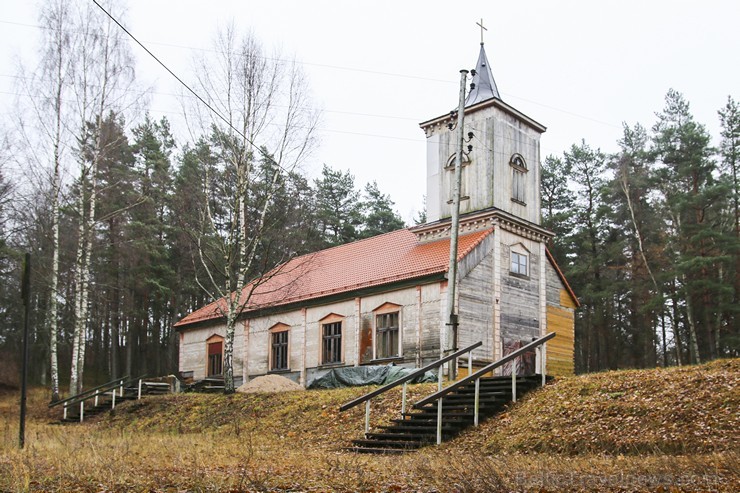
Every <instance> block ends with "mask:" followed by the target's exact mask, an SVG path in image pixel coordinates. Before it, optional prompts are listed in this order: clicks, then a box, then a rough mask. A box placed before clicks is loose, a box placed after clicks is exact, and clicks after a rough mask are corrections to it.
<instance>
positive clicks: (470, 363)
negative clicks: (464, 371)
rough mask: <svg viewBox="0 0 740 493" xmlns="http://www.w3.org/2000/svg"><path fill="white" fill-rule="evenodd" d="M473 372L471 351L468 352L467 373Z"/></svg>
mask: <svg viewBox="0 0 740 493" xmlns="http://www.w3.org/2000/svg"><path fill="white" fill-rule="evenodd" d="M472 374H473V351H470V352H469V353H468V375H472Z"/></svg>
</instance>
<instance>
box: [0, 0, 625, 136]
mask: <svg viewBox="0 0 740 493" xmlns="http://www.w3.org/2000/svg"><path fill="white" fill-rule="evenodd" d="M93 2H94V3H95V4H96V5H98V7H100V4H98V2H97V1H96V0H93ZM100 8H101V9H103V8H102V7H100ZM104 11H105V10H104ZM106 14H108V13H107V12H106ZM108 15H109V16H110V14H108ZM114 21H115V20H114ZM115 22H116V23H117V24H119V23H118V22H117V21H115ZM0 24H10V25H17V26H23V27H30V28H36V29H49V28H47V27H45V26H40V25H37V24H27V23H21V22H13V21H6V20H0ZM119 26H120V24H119ZM121 28H122V29H123V30H124V32H126V33H127V34H128V35H129V36H131V34H130V33H129V32H128V31H126V29H125V28H123V26H121ZM66 32H74V31H72V30H67V31H66ZM132 39H134V40H135V41H136V42H137V43H138V44H139V45H140V46H142V48H144V49H145V50H146V51H147V52H149V50H147V49H146V48H145V47H144V45H143V44H142V43H141V42H139V41H138V40H137V39H136V38H133V36H132ZM147 43H148V44H151V45H158V46H167V47H171V48H179V49H183V50H189V51H202V52H212V53H222V52H220V51H218V50H214V49H211V48H199V47H193V46H184V45H179V44H173V43H162V42H155V41H147ZM154 58H155V60H157V61H158V62H159V63H160V64H161V62H160V61H159V60H158V59H156V57H154ZM260 58H262V59H265V60H273V61H287V60H284V59H281V58H277V57H265V56H261V57H260ZM296 63H298V64H300V65H306V66H314V67H323V68H331V69H335V70H344V71H348V72H359V73H366V74H375V75H382V76H387V77H400V78H404V79H415V80H425V81H430V82H439V83H444V84H457V82H456V81H454V80H446V79H437V78H433V77H424V76H418V75H411V74H401V73H397V72H387V71H380V70H370V69H363V68H357V67H347V66H343V65H333V64H322V63H312V62H304V61H300V62H296ZM168 71H169V69H168ZM504 94H505V95H506V96H507V97H511V98H514V99H518V100H521V101H526V102H528V103H530V104H534V105H537V106H541V107H543V108H548V109H550V110H553V111H557V112H559V113H563V114H567V115H571V116H574V117H576V118H582V119H584V120H588V121H591V122H594V123H598V124H601V125H606V126H609V127H613V128H621V127H620V126H619V125H617V124H614V123H610V122H606V121H603V120H599V119H598V118H594V117H591V116H586V115H582V114H580V113H576V112H573V111H569V110H565V109H563V108H558V107H556V106H552V105H549V104H545V103H540V102H538V101H534V100H531V99H528V98H524V97H521V96H517V95H515V94H511V93H504ZM334 112H336V113H341V112H339V111H334ZM350 114H357V115H363V114H362V113H350ZM368 116H370V115H368ZM372 116H376V115H372ZM377 116H378V117H383V118H399V119H400V118H403V119H409V120H412V119H413V118H409V117H400V116H390V115H377Z"/></svg>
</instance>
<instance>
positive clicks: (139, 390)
mask: <svg viewBox="0 0 740 493" xmlns="http://www.w3.org/2000/svg"><path fill="white" fill-rule="evenodd" d="M138 398H139V399H141V378H140V379H139V397H138Z"/></svg>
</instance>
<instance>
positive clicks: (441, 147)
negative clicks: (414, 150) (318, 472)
mask: <svg viewBox="0 0 740 493" xmlns="http://www.w3.org/2000/svg"><path fill="white" fill-rule="evenodd" d="M473 84H474V86H473V88H472V89H471V91H470V93H469V94H468V95H467V99H466V101H465V111H464V113H465V125H464V127H465V128H464V130H465V135H466V140H467V139H468V137H467V136H469V135H470V133H472V137H470V138H471V139H472V140H471V142H470V144H471V145H472V148H471V149H470V150H469V151H468V152H466V153H465V154H464V156H463V159H462V182H461V188H460V228H459V234H460V236H459V242H458V247H457V256H456V258H457V289H456V293H455V301H454V302H455V304H456V313H457V314H458V329H457V333H458V341H457V347H459V348H463V347H466V346H469V345H471V344H473V343H476V342H478V341H481V342H482V343H483V344H482V345H481V346H480V347H479V348H477V349H476V350H474V352H473V364H474V366H478V367H482V366H484V365H485V364H487V363H490V362H492V361H495V360H497V359H499V358H501V357H502V356H504V355H506V354H508V353H509V352H511V351H513V350H515V349H517V348H519V347H521V346H522V345H523V344H526V343H528V342H530V341H531V340H532V339H533V338H536V337H539V336H542V335H545V334H546V333H549V332H555V333H556V334H557V336H556V337H555V338H554V339H552V340H551V341H549V342H548V343H547V347H546V362H547V373H548V374H550V375H566V374H572V373H573V371H574V312H575V309H576V308H577V307H578V300H577V298H576V296H575V294H574V293H573V291H572V290H571V289H570V287H569V286H568V282H567V281H566V279H565V277H564V276H563V273H562V272H561V271H560V269H559V268H558V266H557V265H556V263H555V260H554V259H553V257H552V256H551V255H550V253H549V251H548V250H547V242H548V240H549V239H550V238H552V236H553V233H551V232H550V231H548V230H546V229H545V228H543V227H542V226H540V159H541V155H540V137H541V135H542V134H543V133H544V132H545V127H544V126H543V125H541V124H540V123H538V122H537V121H535V120H533V119H531V118H530V117H528V116H527V115H524V114H523V113H521V112H519V111H518V110H516V109H515V108H513V107H512V106H510V105H509V104H507V103H505V102H504V101H503V100H502V99H501V96H500V94H499V92H498V88H497V87H496V83H495V81H494V78H493V74H492V73H491V68H490V65H489V63H488V60H487V57H486V53H485V50H484V46H483V43H481V47H480V55H479V58H478V63H477V65H476V68H475V73H474V76H473ZM454 123H455V120H453V117H452V115H451V114H449V113H448V114H445V115H441V116H439V117H437V118H432V119H430V120H427V121H425V122H423V123H421V124H420V126H421V129H422V130H423V131H424V133H425V134H426V142H427V166H426V170H427V173H426V175H427V176H426V182H427V217H428V222H427V223H426V224H422V225H418V226H414V227H411V228H408V229H403V230H399V231H394V232H391V233H386V234H383V235H379V236H376V237H373V238H369V239H365V240H360V241H356V242H354V243H349V244H346V245H341V246H337V247H333V248H329V249H326V250H322V251H319V252H316V253H313V254H310V255H304V256H302V257H298V258H295V259H293V260H290V261H289V262H287V263H286V264H284V265H282V266H280V267H278V270H277V271H276V272H275V273H274V275H273V276H271V277H270V278H269V280H267V281H266V282H265V283H264V284H261V285H260V286H259V287H258V288H257V289H256V290H255V292H254V294H253V295H252V298H251V299H250V303H249V306H248V307H247V308H246V309H245V310H244V312H243V313H242V315H241V317H240V320H239V322H238V325H237V329H236V334H235V339H234V378H235V382H236V385H239V384H240V383H243V382H246V381H248V380H249V379H250V378H254V377H257V376H261V375H265V374H268V373H277V374H281V375H283V376H286V377H288V378H291V379H293V380H295V381H296V382H298V383H300V384H302V385H304V386H307V385H308V384H310V382H311V381H312V380H314V379H315V378H317V377H319V376H322V375H323V374H325V373H326V372H327V371H329V370H330V369H333V368H337V367H346V366H359V365H369V364H390V363H393V364H397V365H403V366H409V367H414V366H416V367H420V366H422V365H424V364H427V363H429V362H432V361H434V360H436V359H438V358H439V357H440V354H441V353H442V351H443V350H446V349H448V348H450V347H452V343H451V341H449V340H448V338H449V337H450V335H449V334H450V331H449V330H447V327H446V323H447V322H448V314H449V312H450V310H448V307H447V298H446V293H447V288H448V270H449V268H448V267H449V266H448V264H449V259H450V250H449V249H450V231H451V215H452V204H453V203H452V193H453V192H452V190H453V179H454V170H455V158H456V146H457V138H456V135H457V131H456V130H454V129H451V128H450V127H452V126H454ZM225 325H226V322H225V317H224V316H223V314H222V311H221V310H220V309H219V302H218V301H217V302H214V303H211V304H209V305H207V306H205V307H203V308H201V309H199V310H196V311H195V312H193V313H191V314H189V315H187V316H186V317H185V318H183V319H182V320H180V321H179V322H177V323H176V324H175V327H176V329H177V330H178V331H179V334H180V359H179V367H180V371H181V373H182V374H183V375H184V376H186V377H187V376H190V377H192V378H194V379H196V380H200V379H203V378H206V377H209V376H216V375H220V374H221V373H222V370H223V367H222V366H223V365H222V362H223V347H224V337H225V332H226V326H225ZM465 364H466V363H464V362H461V366H464V365H465Z"/></svg>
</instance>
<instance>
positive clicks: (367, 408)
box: [365, 399, 371, 435]
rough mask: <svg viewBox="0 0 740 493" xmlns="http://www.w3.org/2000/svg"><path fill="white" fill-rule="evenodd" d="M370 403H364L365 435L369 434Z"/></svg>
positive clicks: (367, 401) (368, 401)
mask: <svg viewBox="0 0 740 493" xmlns="http://www.w3.org/2000/svg"><path fill="white" fill-rule="evenodd" d="M370 401H371V399H368V400H366V401H365V435H367V434H368V433H370Z"/></svg>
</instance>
